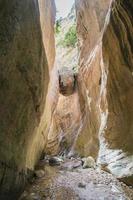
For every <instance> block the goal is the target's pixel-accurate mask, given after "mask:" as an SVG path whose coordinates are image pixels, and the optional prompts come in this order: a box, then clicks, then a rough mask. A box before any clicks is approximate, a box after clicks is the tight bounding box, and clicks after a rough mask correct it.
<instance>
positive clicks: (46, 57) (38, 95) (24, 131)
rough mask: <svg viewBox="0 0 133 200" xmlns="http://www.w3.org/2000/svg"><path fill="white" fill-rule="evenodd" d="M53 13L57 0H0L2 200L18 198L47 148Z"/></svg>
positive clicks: (0, 176)
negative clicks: (46, 131)
mask: <svg viewBox="0 0 133 200" xmlns="http://www.w3.org/2000/svg"><path fill="white" fill-rule="evenodd" d="M54 14H55V6H54V1H49V0H36V1H32V0H29V1H28V0H23V1H19V0H15V1H5V0H0V67H1V69H0V188H1V189H0V199H1V200H2V199H6V200H8V199H16V196H18V195H19V192H20V191H21V190H22V187H23V186H24V184H25V182H26V177H27V176H29V172H30V170H33V168H34V165H35V163H36V161H37V160H38V158H39V156H40V154H41V152H42V149H43V148H44V142H45V139H44V135H43V130H44V123H43V122H44V121H45V119H46V116H44V106H45V99H46V94H47V87H48V81H49V73H48V68H50V67H52V66H51V65H52V64H53V60H54V34H53V33H54V32H53V31H54V30H53V28H54V26H53V25H54ZM46 23H47V29H46V28H44V26H45V24H46ZM46 35H47V37H46ZM51 49H52V52H51ZM9 193H10V194H9Z"/></svg>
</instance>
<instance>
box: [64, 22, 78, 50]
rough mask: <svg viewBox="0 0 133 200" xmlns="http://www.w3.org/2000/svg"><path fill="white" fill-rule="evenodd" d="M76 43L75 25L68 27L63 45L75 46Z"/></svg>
mask: <svg viewBox="0 0 133 200" xmlns="http://www.w3.org/2000/svg"><path fill="white" fill-rule="evenodd" d="M76 43H77V32H76V25H73V26H71V27H70V28H69V30H68V32H67V33H66V34H65V38H64V41H63V44H64V47H75V46H76Z"/></svg>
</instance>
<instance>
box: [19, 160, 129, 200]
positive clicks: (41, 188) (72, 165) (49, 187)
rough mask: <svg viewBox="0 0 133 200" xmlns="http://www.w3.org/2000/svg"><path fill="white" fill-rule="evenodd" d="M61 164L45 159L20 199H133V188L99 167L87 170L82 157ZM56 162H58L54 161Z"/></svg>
mask: <svg viewBox="0 0 133 200" xmlns="http://www.w3.org/2000/svg"><path fill="white" fill-rule="evenodd" d="M56 164H57V165H58V164H59V165H58V166H50V165H52V162H50V164H49V163H47V162H46V161H41V162H40V164H39V166H38V167H37V169H36V171H35V174H36V178H34V180H33V182H32V184H30V185H29V186H27V188H26V190H25V191H24V193H23V195H22V196H21V198H20V200H132V199H133V188H132V187H128V186H126V185H125V184H123V183H121V182H119V181H118V180H117V179H116V178H114V177H113V176H112V175H111V174H109V173H107V172H104V171H102V170H101V169H100V168H99V167H96V168H95V169H93V168H86V169H83V167H82V161H81V160H80V159H65V160H64V161H63V162H61V163H56ZM53 165H54V164H53Z"/></svg>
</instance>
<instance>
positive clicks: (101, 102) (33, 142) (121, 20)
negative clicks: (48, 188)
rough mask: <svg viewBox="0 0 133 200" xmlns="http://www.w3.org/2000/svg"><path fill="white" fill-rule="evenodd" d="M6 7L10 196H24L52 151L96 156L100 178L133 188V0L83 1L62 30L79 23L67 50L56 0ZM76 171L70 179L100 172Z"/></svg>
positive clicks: (5, 164)
mask: <svg viewBox="0 0 133 200" xmlns="http://www.w3.org/2000/svg"><path fill="white" fill-rule="evenodd" d="M0 10H1V12H0V67H1V70H0V199H1V200H12V199H13V200H15V199H18V198H19V197H20V195H21V193H22V192H23V191H24V189H25V186H26V185H27V183H29V182H30V180H31V179H32V177H33V175H34V169H35V167H36V166H37V164H38V163H39V160H40V159H44V160H45V157H46V156H47V155H49V156H64V157H68V158H75V159H77V158H83V157H88V156H91V157H93V158H94V159H95V161H96V164H97V166H98V167H99V168H100V170H101V171H98V172H97V173H96V178H97V179H98V180H99V179H101V175H100V174H101V173H110V177H109V178H108V179H109V180H111V181H112V182H115V181H116V180H117V179H118V180H119V181H122V182H124V183H126V184H127V185H128V186H130V187H132V186H133V145H132V144H133V123H132V121H133V102H132V99H133V90H132V86H133V2H132V0H127V1H125V0H101V1H99V0H75V7H73V9H72V10H71V13H70V14H69V16H68V17H67V18H66V19H64V20H63V21H62V24H64V27H63V28H62V30H61V31H66V32H67V31H68V29H69V28H70V27H71V26H72V25H73V24H76V31H77V43H76V46H75V47H73V48H66V49H63V48H61V47H57V44H56V41H55V37H56V36H55V27H54V26H55V17H56V6H55V2H54V0H23V1H19V0H13V1H10V2H9V1H8V0H0ZM74 12H76V13H74ZM64 34H65V33H64ZM56 40H58V36H57V38H56ZM61 51H63V52H65V53H64V54H61ZM75 69H76V70H75ZM50 170H51V168H50ZM64 173H65V172H64ZM66 173H67V176H66V175H64V179H66V178H68V179H67V183H68V185H69V179H70V180H71V177H73V178H74V179H76V177H78V178H79V177H81V178H83V177H87V176H88V179H91V174H92V176H93V173H95V170H94V172H92V171H91V170H89V171H84V172H82V171H80V172H70V171H69V170H68V171H67V172H66ZM73 173H77V174H76V175H75V174H73ZM87 173H88V174H87ZM89 173H90V174H89ZM48 174H49V170H46V177H47V176H49V175H48ZM52 174H53V177H54V176H55V173H54V172H53V171H52V170H51V175H50V178H51V179H52ZM57 174H58V170H57ZM82 176H83V177H82ZM105 176H106V175H105ZM64 179H63V175H62V177H61V181H62V182H63V184H64ZM79 179H80V178H79ZM107 182H108V181H107ZM59 183H60V180H59ZM46 184H47V183H46ZM71 184H72V187H73V185H75V183H74V182H71ZM97 184H98V183H97ZM68 185H67V187H69V186H68ZM118 185H119V182H118ZM40 187H42V186H40ZM65 187H66V185H64V187H63V189H64V188H65ZM89 187H90V186H89ZM120 187H121V186H120ZM126 187H127V186H126ZM57 188H58V182H57ZM63 191H64V190H63ZM55 193H56V191H55ZM68 193H69V191H68ZM130 193H132V190H131V191H130ZM64 194H65V195H66V193H64ZM92 195H93V193H92ZM81 196H82V195H81ZM63 198H64V197H63ZM63 198H61V199H63ZM97 198H98V197H97V196H95V198H94V199H97ZM118 198H120V197H119V195H118V197H117V199H118ZM122 198H123V199H124V197H122ZM131 198H132V197H127V198H125V199H131ZM42 199H47V198H45V197H44V198H42ZM51 199H52V198H51ZM53 199H54V197H53ZM56 199H59V197H58V195H57V196H56ZM70 199H76V197H75V196H74V195H73V194H72V196H71V198H70ZM81 199H82V198H81ZM86 199H87V198H86ZM88 199H89V198H88ZM107 199H111V198H108V197H107ZM112 199H114V197H112ZM28 200H29V199H28Z"/></svg>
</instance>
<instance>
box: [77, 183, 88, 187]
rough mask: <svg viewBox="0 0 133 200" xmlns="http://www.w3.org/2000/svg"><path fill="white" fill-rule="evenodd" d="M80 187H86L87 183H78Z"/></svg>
mask: <svg viewBox="0 0 133 200" xmlns="http://www.w3.org/2000/svg"><path fill="white" fill-rule="evenodd" d="M78 187H79V188H86V184H85V183H79V184H78Z"/></svg>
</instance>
